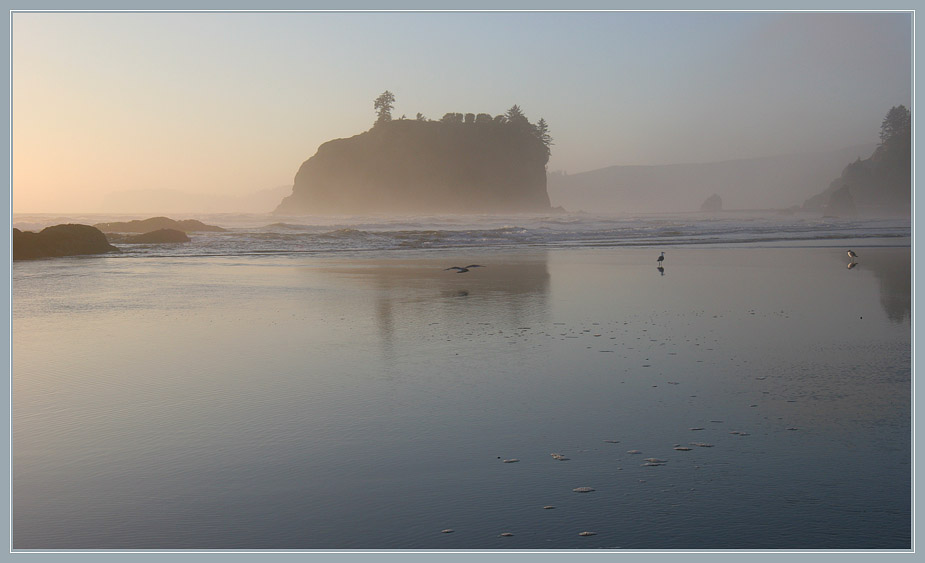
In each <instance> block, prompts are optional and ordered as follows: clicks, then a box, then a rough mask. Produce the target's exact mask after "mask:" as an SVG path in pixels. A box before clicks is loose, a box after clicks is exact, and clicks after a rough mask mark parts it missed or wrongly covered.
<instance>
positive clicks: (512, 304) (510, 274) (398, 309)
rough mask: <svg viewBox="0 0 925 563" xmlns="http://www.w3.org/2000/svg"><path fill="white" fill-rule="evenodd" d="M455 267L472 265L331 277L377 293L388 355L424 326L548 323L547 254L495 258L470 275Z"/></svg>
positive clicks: (391, 265) (403, 264)
mask: <svg viewBox="0 0 925 563" xmlns="http://www.w3.org/2000/svg"><path fill="white" fill-rule="evenodd" d="M454 261H457V262H456V263H462V264H469V262H468V261H466V260H465V259H461V260H460V259H459V258H458V257H452V256H450V257H446V258H442V257H441V258H426V259H420V258H418V259H412V260H407V261H405V260H400V259H399V260H389V261H368V262H362V261H360V262H357V261H354V262H351V264H350V267H345V268H341V267H334V268H330V271H332V272H335V273H338V274H340V275H343V276H345V277H346V278H347V279H349V280H350V281H352V282H355V283H360V284H362V285H364V286H366V287H369V288H373V289H375V307H374V308H375V314H376V326H377V327H378V329H379V335H380V337H381V340H382V344H383V348H384V349H385V350H391V349H392V347H393V346H394V342H395V339H396V338H397V337H400V336H402V335H404V336H407V337H409V338H413V337H414V331H416V330H420V325H421V323H422V322H424V321H425V320H426V322H427V324H428V325H429V326H430V327H434V326H437V325H438V324H440V323H450V322H452V323H453V324H454V325H463V324H477V323H484V322H485V321H491V322H492V323H495V324H499V325H503V326H511V325H515V326H517V325H522V324H524V323H527V322H542V321H543V320H544V319H545V315H546V311H547V310H548V298H549V285H550V283H549V280H550V275H549V270H548V265H547V253H546V252H545V251H540V252H531V253H526V254H524V253H518V254H516V255H512V256H505V255H494V256H492V257H491V258H486V259H481V263H480V264H479V265H478V268H477V269H476V268H475V265H471V266H467V267H464V268H463V269H466V268H472V269H471V270H470V271H466V272H457V271H454V268H455V267H454V268H447V266H446V264H447V263H453V262H454ZM447 270H449V271H447ZM486 311H490V312H491V318H490V319H486V318H485V313H486ZM430 330H431V331H433V330H434V329H433V328H431V329H430ZM399 333H402V334H399Z"/></svg>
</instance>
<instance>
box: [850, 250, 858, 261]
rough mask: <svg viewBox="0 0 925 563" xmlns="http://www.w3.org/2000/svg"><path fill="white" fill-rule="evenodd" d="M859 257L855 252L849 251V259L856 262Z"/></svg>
mask: <svg viewBox="0 0 925 563" xmlns="http://www.w3.org/2000/svg"><path fill="white" fill-rule="evenodd" d="M857 257H858V255H857V254H855V253H854V251H853V250H849V251H848V258H851V259H852V260H854V259H855V258H857Z"/></svg>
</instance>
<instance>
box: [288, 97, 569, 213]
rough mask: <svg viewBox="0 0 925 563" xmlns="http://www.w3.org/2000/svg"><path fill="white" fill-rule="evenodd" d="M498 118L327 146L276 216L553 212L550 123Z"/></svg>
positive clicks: (418, 123) (381, 133)
mask: <svg viewBox="0 0 925 563" xmlns="http://www.w3.org/2000/svg"><path fill="white" fill-rule="evenodd" d="M515 108H516V106H515ZM518 111H519V109H518ZM521 116H522V114H521ZM457 117H458V118H457ZM500 117H502V116H499V118H500ZM499 118H492V117H491V116H489V115H487V114H479V115H478V116H474V115H472V114H467V115H466V116H465V117H464V116H463V114H447V115H446V116H444V119H443V120H441V121H427V120H423V119H418V120H406V119H399V120H392V121H382V122H377V124H376V125H375V126H374V127H373V128H372V129H370V130H369V131H366V132H365V133H361V134H359V135H356V136H354V137H351V138H349V139H336V140H333V141H328V142H327V143H324V144H323V145H321V146H320V147H319V148H318V152H317V153H316V154H315V155H314V156H312V157H311V158H309V159H308V160H306V161H305V162H304V163H303V164H302V166H301V167H300V168H299V171H298V173H297V174H296V177H295V182H294V185H293V187H292V195H290V196H288V197H286V198H285V199H283V201H282V203H280V205H279V207H277V209H276V211H275V213H277V214H288V215H300V214H362V213H372V214H376V213H401V214H416V213H517V212H548V211H551V209H552V208H551V207H550V204H549V195H548V194H547V193H546V162H547V161H548V159H549V146H548V136H546V135H545V124H544V125H543V126H542V127H543V128H542V129H541V128H538V127H537V126H535V125H533V124H531V123H529V122H528V121H527V120H526V118H522V119H516V120H513V121H509V120H505V119H499ZM540 121H541V122H542V120H540ZM540 131H542V132H543V133H542V134H540V133H539V132H540ZM544 138H545V139H546V142H544Z"/></svg>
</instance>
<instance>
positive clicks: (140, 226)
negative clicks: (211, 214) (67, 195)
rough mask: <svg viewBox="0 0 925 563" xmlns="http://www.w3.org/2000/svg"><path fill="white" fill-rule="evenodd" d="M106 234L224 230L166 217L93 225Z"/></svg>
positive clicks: (187, 220) (188, 220)
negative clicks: (161, 230) (162, 230)
mask: <svg viewBox="0 0 925 563" xmlns="http://www.w3.org/2000/svg"><path fill="white" fill-rule="evenodd" d="M93 226H94V227H96V228H97V229H100V230H101V231H103V232H106V233H150V232H152V231H157V230H160V229H173V230H177V231H183V232H184V233H194V232H203V231H205V232H224V231H225V229H223V228H221V227H216V226H213V225H206V224H205V223H203V222H201V221H197V220H195V219H185V220H183V221H175V220H173V219H168V218H167V217H152V218H150V219H143V220H138V219H136V220H134V221H126V222H114V223H97V224H96V225H93Z"/></svg>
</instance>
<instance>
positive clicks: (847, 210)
mask: <svg viewBox="0 0 925 563" xmlns="http://www.w3.org/2000/svg"><path fill="white" fill-rule="evenodd" d="M823 211H824V213H825V214H826V215H827V216H835V217H854V216H855V215H857V214H858V208H857V205H855V203H854V198H853V197H851V189H850V188H849V187H848V186H842V187H841V188H839V189H837V190H835V191H834V192H832V195H831V196H830V197H829V203H828V204H826V206H825V208H824V209H823Z"/></svg>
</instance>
